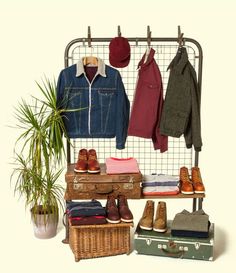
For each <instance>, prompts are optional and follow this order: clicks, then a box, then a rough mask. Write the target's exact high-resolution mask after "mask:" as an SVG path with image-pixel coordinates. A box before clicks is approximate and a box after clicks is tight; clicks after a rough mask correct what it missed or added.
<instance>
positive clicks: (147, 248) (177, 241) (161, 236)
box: [134, 221, 214, 261]
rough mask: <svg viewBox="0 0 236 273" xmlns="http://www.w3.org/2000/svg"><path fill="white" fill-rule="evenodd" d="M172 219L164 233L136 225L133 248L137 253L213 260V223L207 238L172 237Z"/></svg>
mask: <svg viewBox="0 0 236 273" xmlns="http://www.w3.org/2000/svg"><path fill="white" fill-rule="evenodd" d="M171 222H172V221H168V229H167V231H166V232H165V233H158V232H155V231H152V230H151V231H148V230H142V229H140V227H139V226H137V228H136V231H135V234H134V250H135V252H136V253H137V254H145V255H155V256H165V257H174V258H186V259H196V260H207V261H213V246H214V224H211V226H210V229H209V237H208V238H190V237H173V236H172V235H171V230H170V226H171Z"/></svg>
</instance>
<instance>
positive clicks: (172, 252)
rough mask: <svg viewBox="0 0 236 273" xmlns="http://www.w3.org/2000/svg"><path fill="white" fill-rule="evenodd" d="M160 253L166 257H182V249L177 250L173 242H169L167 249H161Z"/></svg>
mask: <svg viewBox="0 0 236 273" xmlns="http://www.w3.org/2000/svg"><path fill="white" fill-rule="evenodd" d="M161 250H162V252H163V253H164V254H165V255H166V256H170V257H175V258H182V257H183V256H184V249H183V248H182V249H177V248H176V244H175V243H174V242H173V241H170V242H169V244H168V247H167V248H162V249H161Z"/></svg>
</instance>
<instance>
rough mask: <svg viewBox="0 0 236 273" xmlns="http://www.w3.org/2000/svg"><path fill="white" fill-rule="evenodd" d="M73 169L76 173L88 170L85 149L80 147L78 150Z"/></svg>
mask: <svg viewBox="0 0 236 273" xmlns="http://www.w3.org/2000/svg"><path fill="white" fill-rule="evenodd" d="M74 171H75V172H77V173H86V172H87V171H88V151H87V150H86V149H81V150H80V151H79V155H78V160H77V163H76V164H75V168H74Z"/></svg>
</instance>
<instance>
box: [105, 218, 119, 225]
mask: <svg viewBox="0 0 236 273" xmlns="http://www.w3.org/2000/svg"><path fill="white" fill-rule="evenodd" d="M106 220H107V222H108V223H111V224H119V223H120V219H119V220H110V219H108V218H106Z"/></svg>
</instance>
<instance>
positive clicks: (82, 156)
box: [79, 154, 87, 160]
mask: <svg viewBox="0 0 236 273" xmlns="http://www.w3.org/2000/svg"><path fill="white" fill-rule="evenodd" d="M79 159H80V160H87V155H83V154H80V155H79Z"/></svg>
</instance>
